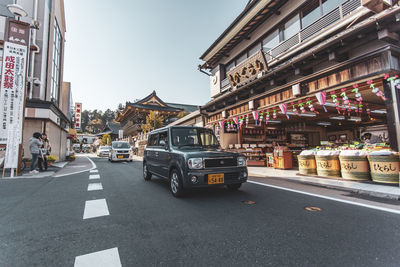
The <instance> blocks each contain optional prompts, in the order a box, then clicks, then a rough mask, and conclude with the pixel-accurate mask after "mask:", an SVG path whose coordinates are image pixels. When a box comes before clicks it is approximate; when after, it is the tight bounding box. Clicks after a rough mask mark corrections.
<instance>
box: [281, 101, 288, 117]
mask: <svg viewBox="0 0 400 267" xmlns="http://www.w3.org/2000/svg"><path fill="white" fill-rule="evenodd" d="M279 108H280V109H281V112H282V113H283V114H285V115H286V118H288V119H289V115H288V114H287V104H286V103H285V104H279Z"/></svg>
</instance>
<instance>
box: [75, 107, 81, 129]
mask: <svg viewBox="0 0 400 267" xmlns="http://www.w3.org/2000/svg"><path fill="white" fill-rule="evenodd" d="M81 115H82V103H75V129H81V122H82V121H81V119H82V118H81Z"/></svg>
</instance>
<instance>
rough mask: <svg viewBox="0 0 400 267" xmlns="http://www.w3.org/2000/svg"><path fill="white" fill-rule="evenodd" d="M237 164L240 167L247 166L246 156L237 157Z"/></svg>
mask: <svg viewBox="0 0 400 267" xmlns="http://www.w3.org/2000/svg"><path fill="white" fill-rule="evenodd" d="M237 165H238V166H239V167H245V166H246V158H245V157H238V158H237Z"/></svg>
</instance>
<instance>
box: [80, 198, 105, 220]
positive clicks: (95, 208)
mask: <svg viewBox="0 0 400 267" xmlns="http://www.w3.org/2000/svg"><path fill="white" fill-rule="evenodd" d="M108 215H110V212H109V211H108V206H107V202H106V200H105V199H104V198H102V199H96V200H87V201H86V203H85V210H84V212H83V219H90V218H96V217H101V216H108Z"/></svg>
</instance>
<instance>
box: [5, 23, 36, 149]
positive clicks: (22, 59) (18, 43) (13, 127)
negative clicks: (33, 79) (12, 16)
mask: <svg viewBox="0 0 400 267" xmlns="http://www.w3.org/2000/svg"><path fill="white" fill-rule="evenodd" d="M28 42H29V24H26V23H23V22H19V21H13V20H7V23H6V31H5V42H4V49H3V66H2V71H1V87H0V144H7V140H8V136H9V130H10V131H13V133H14V134H15V135H16V136H15V137H16V142H17V144H21V143H22V123H23V114H24V113H23V111H24V100H25V78H26V66H27V53H28ZM17 154H18V153H17Z"/></svg>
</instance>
